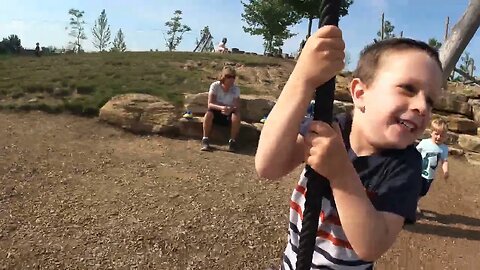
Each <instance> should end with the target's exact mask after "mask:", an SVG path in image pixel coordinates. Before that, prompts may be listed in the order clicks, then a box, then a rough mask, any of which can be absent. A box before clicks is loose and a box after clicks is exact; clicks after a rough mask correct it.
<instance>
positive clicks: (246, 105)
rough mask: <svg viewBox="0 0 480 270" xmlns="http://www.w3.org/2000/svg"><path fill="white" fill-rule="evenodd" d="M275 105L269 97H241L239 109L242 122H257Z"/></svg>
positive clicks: (273, 99) (273, 100)
mask: <svg viewBox="0 0 480 270" xmlns="http://www.w3.org/2000/svg"><path fill="white" fill-rule="evenodd" d="M274 105H275V98H273V97H269V96H256V95H242V96H241V97H240V106H241V107H240V108H241V114H242V120H244V121H246V122H250V123H252V122H253V123H254V122H259V121H260V119H262V118H263V117H264V116H265V115H266V114H268V113H269V112H270V111H271V110H272V108H273V106H274Z"/></svg>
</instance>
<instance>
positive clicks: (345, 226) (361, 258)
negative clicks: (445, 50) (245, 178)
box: [255, 26, 442, 269]
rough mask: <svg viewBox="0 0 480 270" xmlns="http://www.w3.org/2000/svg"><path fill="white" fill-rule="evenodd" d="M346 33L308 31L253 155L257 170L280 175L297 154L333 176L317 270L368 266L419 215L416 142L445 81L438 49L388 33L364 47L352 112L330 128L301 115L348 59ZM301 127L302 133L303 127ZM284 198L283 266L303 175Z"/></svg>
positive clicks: (289, 264)
mask: <svg viewBox="0 0 480 270" xmlns="http://www.w3.org/2000/svg"><path fill="white" fill-rule="evenodd" d="M344 48H345V44H344V41H343V39H342V33H341V31H340V29H339V28H338V27H335V26H324V27H322V28H320V29H319V30H318V31H317V32H316V33H315V34H314V35H312V36H311V37H310V38H309V39H308V41H307V42H306V44H305V47H304V49H303V51H302V54H301V55H300V58H299V59H298V62H297V64H296V66H295V68H294V70H293V71H292V74H291V75H290V77H289V79H288V81H287V83H286V85H285V87H284V89H283V91H282V93H281V94H280V96H279V98H278V101H277V103H276V104H275V106H274V108H273V109H272V111H271V112H270V115H269V118H268V121H266V123H265V125H264V127H263V130H262V133H261V136H260V141H259V145H258V150H257V154H256V156H255V167H256V170H257V173H258V174H259V176H260V177H264V178H269V179H277V178H280V177H282V176H284V175H286V174H288V173H289V172H291V171H292V170H293V169H294V168H296V167H297V166H298V165H300V164H301V163H302V162H306V163H307V164H308V165H310V166H311V167H312V169H314V170H315V171H316V172H317V173H319V174H320V175H323V176H325V177H326V178H327V179H328V180H329V181H330V186H331V189H332V196H328V197H323V198H322V210H321V214H320V217H319V226H318V232H317V239H316V246H315V251H314V254H313V259H312V268H313V269H323V268H325V269H327V268H328V269H371V268H373V262H374V261H375V260H377V259H378V258H379V257H380V256H382V254H384V253H385V252H386V251H387V250H388V249H389V248H390V246H391V245H392V244H393V243H394V241H395V239H396V238H397V236H398V234H399V232H400V231H401V229H402V227H403V225H404V223H405V222H409V223H413V222H415V210H416V206H417V199H418V195H419V194H420V188H421V186H420V185H421V182H420V179H421V156H420V153H419V152H418V151H417V150H416V149H415V146H414V145H413V143H414V141H415V139H416V138H418V136H420V135H421V134H422V133H423V131H424V130H425V127H426V125H427V123H429V121H430V117H431V110H432V105H433V102H434V100H436V98H437V96H439V94H440V90H441V86H442V68H441V63H440V61H439V59H438V53H437V51H435V50H434V49H432V48H431V47H429V46H428V45H427V44H425V43H423V42H418V41H414V40H410V39H388V40H384V41H380V42H378V43H375V44H372V45H371V46H368V47H367V48H365V49H364V51H362V53H361V56H360V59H359V62H358V65H357V68H356V70H355V72H354V74H353V75H354V78H353V79H352V81H351V83H350V86H349V89H350V93H351V95H352V99H353V102H354V105H355V107H354V111H353V116H351V115H347V114H342V115H339V116H338V117H337V119H336V120H337V122H338V123H336V124H334V125H333V127H330V126H329V125H328V124H325V123H323V122H319V121H307V124H306V125H305V128H303V127H302V128H301V122H302V120H303V118H304V114H305V111H306V109H307V107H308V105H309V103H310V100H311V97H312V95H313V93H314V91H315V88H316V87H318V86H319V85H322V84H323V83H325V82H326V81H328V80H329V79H331V78H332V77H334V76H335V75H336V74H338V73H339V72H340V71H341V70H342V69H343V67H344V57H345V54H344ZM299 130H300V135H299ZM304 173H305V170H304V172H302V175H301V177H300V180H299V182H298V185H297V186H296V188H295V189H294V191H293V194H292V197H291V201H290V223H289V224H290V225H289V236H288V243H287V247H286V249H285V253H284V256H283V264H282V268H284V269H295V264H296V260H297V253H298V245H299V240H300V236H299V232H300V231H301V229H302V218H303V210H304V203H305V189H306V182H307V179H306V178H305V177H304Z"/></svg>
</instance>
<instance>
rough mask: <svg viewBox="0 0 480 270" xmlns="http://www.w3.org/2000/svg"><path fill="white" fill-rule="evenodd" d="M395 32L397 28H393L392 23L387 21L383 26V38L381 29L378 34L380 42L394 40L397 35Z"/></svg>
mask: <svg viewBox="0 0 480 270" xmlns="http://www.w3.org/2000/svg"><path fill="white" fill-rule="evenodd" d="M393 30H395V26H393V24H392V23H391V22H390V21H388V20H386V21H385V23H384V24H383V37H382V30H381V29H380V31H378V32H377V36H378V37H379V38H380V40H382V39H389V38H394V37H395V34H394V33H393Z"/></svg>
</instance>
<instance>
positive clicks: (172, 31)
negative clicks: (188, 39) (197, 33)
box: [165, 10, 192, 51]
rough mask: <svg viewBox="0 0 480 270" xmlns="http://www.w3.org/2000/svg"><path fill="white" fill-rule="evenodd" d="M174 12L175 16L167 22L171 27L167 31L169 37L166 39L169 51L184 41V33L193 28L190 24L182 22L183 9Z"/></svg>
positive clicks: (166, 24)
mask: <svg viewBox="0 0 480 270" xmlns="http://www.w3.org/2000/svg"><path fill="white" fill-rule="evenodd" d="M173 14H174V16H173V17H172V18H171V19H170V21H168V22H166V23H165V26H167V27H168V28H169V30H168V31H167V35H168V38H167V39H165V41H166V46H167V48H168V50H169V51H174V50H175V49H176V48H177V46H178V45H179V44H180V42H182V39H183V34H185V33H186V32H189V31H191V30H192V29H191V28H190V27H189V26H187V25H184V24H182V23H181V20H182V17H181V15H182V11H181V10H175V12H174V13H173Z"/></svg>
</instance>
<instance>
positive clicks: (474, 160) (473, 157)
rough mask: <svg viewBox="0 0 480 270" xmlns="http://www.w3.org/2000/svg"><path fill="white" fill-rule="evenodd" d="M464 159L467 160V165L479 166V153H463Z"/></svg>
mask: <svg viewBox="0 0 480 270" xmlns="http://www.w3.org/2000/svg"><path fill="white" fill-rule="evenodd" d="M465 157H466V158H467V161H468V163H470V164H472V165H477V166H480V153H473V152H469V153H465Z"/></svg>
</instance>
